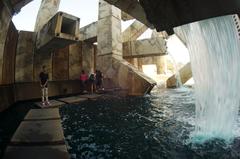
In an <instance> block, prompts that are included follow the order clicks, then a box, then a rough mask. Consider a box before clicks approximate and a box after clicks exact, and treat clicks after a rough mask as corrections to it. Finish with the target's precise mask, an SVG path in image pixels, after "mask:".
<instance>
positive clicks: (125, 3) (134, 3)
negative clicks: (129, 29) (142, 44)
mask: <svg viewBox="0 0 240 159" xmlns="http://www.w3.org/2000/svg"><path fill="white" fill-rule="evenodd" d="M105 1H106V2H108V3H109V4H112V5H114V6H116V7H118V8H120V9H121V10H122V11H124V12H126V13H127V14H129V15H131V16H132V17H134V18H135V19H137V20H138V21H140V22H142V23H143V24H145V25H146V26H148V27H150V28H151V27H152V25H151V24H150V23H149V22H148V20H147V18H146V14H145V12H144V10H143V8H142V6H141V5H140V4H139V2H138V0H105Z"/></svg>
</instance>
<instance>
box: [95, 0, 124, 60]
mask: <svg viewBox="0 0 240 159" xmlns="http://www.w3.org/2000/svg"><path fill="white" fill-rule="evenodd" d="M98 16H99V20H98V37H97V41H98V56H106V55H110V56H115V57H118V58H122V33H121V11H120V10H119V9H118V8H116V7H114V6H112V5H109V4H108V3H107V2H105V1H103V0H100V1H99V15H98Z"/></svg>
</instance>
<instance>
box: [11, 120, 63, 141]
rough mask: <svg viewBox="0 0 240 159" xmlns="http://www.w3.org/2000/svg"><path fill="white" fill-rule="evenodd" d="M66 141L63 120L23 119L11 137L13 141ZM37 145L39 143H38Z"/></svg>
mask: <svg viewBox="0 0 240 159" xmlns="http://www.w3.org/2000/svg"><path fill="white" fill-rule="evenodd" d="M51 142H64V135H63V131H62V125H61V120H60V119H57V120H48V121H44V120H42V121H40V120H39V121H23V122H22V123H21V124H20V126H19V127H18V129H17V131H16V132H15V134H14V135H13V137H12V139H11V143H16V144H17V143H19V144H20V143H26V144H29V143H38V144H42V143H51ZM36 145H37V144H36Z"/></svg>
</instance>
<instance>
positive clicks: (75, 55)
mask: <svg viewBox="0 0 240 159" xmlns="http://www.w3.org/2000/svg"><path fill="white" fill-rule="evenodd" d="M81 70H82V42H78V43H76V44H72V45H70V46H69V80H77V79H79V76H80V73H81Z"/></svg>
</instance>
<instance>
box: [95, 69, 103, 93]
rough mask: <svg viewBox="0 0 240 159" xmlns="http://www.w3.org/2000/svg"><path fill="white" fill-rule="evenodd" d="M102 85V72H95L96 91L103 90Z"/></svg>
mask: <svg viewBox="0 0 240 159" xmlns="http://www.w3.org/2000/svg"><path fill="white" fill-rule="evenodd" d="M102 84H103V75H102V72H101V71H100V70H96V87H97V88H96V89H97V90H99V89H103V87H102Z"/></svg>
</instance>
